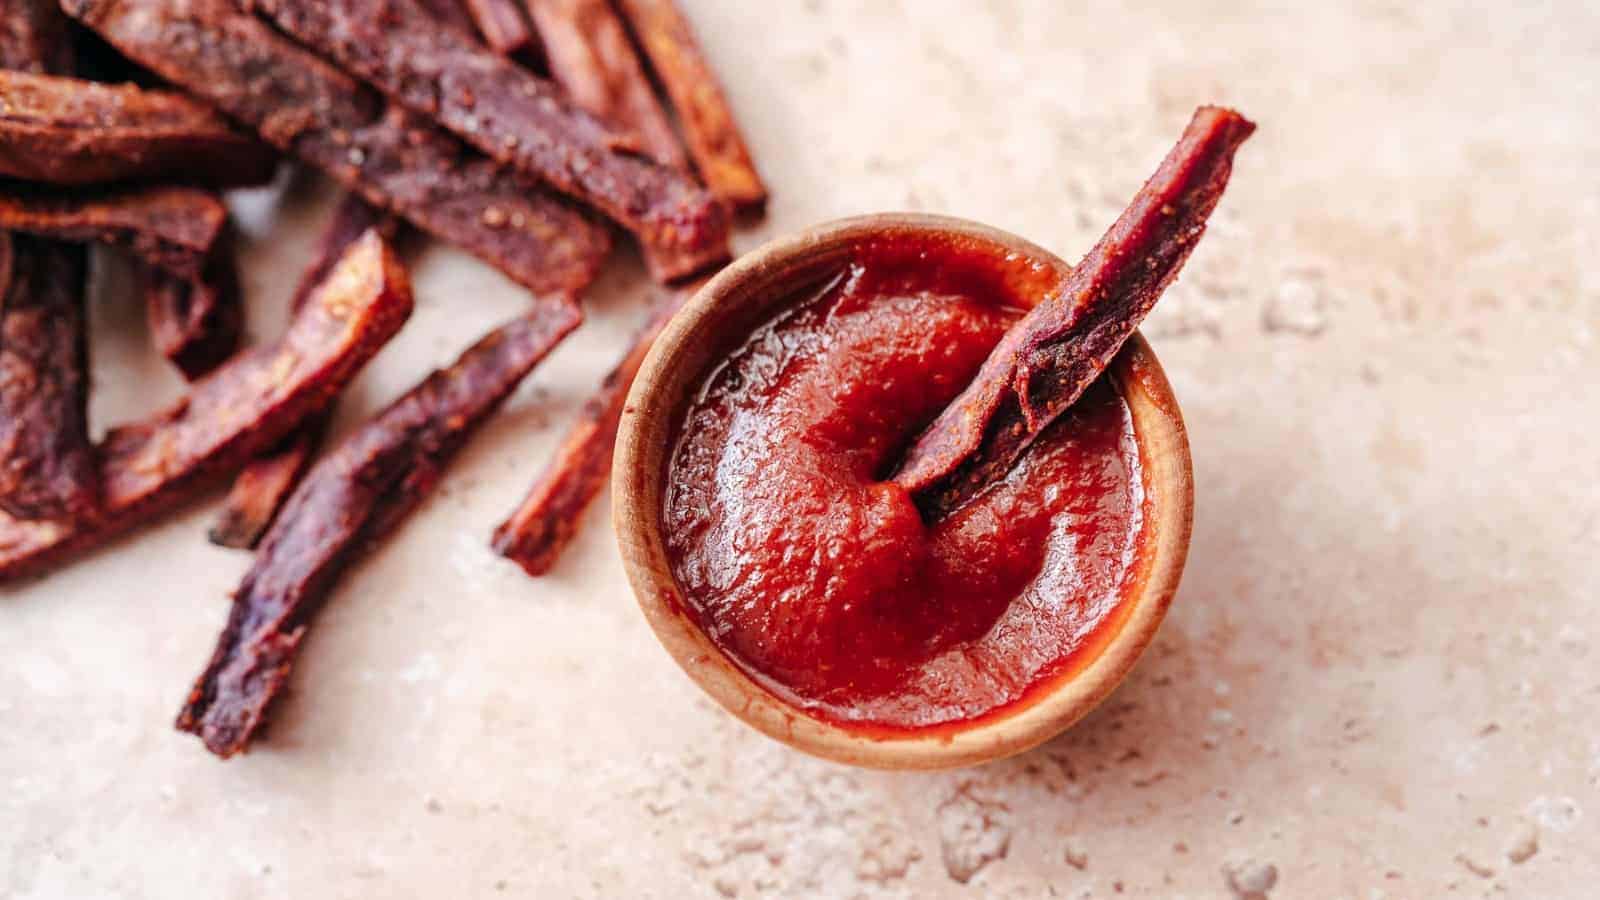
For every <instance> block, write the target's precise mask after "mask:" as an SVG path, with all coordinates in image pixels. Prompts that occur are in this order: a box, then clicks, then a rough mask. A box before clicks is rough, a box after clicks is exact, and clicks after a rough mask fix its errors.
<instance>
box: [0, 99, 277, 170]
mask: <svg viewBox="0 0 1600 900" xmlns="http://www.w3.org/2000/svg"><path fill="white" fill-rule="evenodd" d="M276 165H277V154H276V153H275V152H273V150H272V148H271V147H268V146H267V145H265V144H263V143H261V142H260V141H259V140H257V139H256V138H255V137H253V136H251V135H247V134H245V133H244V132H241V131H239V130H238V129H236V128H234V127H233V126H232V125H230V124H228V123H227V122H226V121H224V120H223V119H222V118H221V117H220V116H218V115H217V114H216V113H214V112H212V111H211V110H210V109H209V108H207V107H205V106H202V105H201V104H199V103H197V102H195V101H194V100H191V99H189V98H188V97H187V96H185V95H183V94H179V93H176V92H174V91H162V90H146V89H144V88H141V87H137V86H135V85H131V84H119V85H109V84H96V83H95V82H92V81H84V80H82V79H78V78H65V77H59V76H52V75H29V74H24V73H20V72H0V175H6V176H10V177H13V178H21V179H26V180H29V181H43V182H50V183H54V184H96V183H105V182H112V181H127V180H133V179H163V178H164V179H171V180H176V181H182V182H185V183H194V184H208V185H212V186H216V187H238V186H241V185H255V184H264V183H266V182H267V181H270V180H271V179H272V172H273V169H274V168H276Z"/></svg>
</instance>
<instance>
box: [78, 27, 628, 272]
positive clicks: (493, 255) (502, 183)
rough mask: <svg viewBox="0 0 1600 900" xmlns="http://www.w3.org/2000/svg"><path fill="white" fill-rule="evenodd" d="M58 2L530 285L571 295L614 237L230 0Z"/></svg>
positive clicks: (378, 200) (378, 202)
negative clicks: (387, 100)
mask: <svg viewBox="0 0 1600 900" xmlns="http://www.w3.org/2000/svg"><path fill="white" fill-rule="evenodd" d="M62 6H63V8H65V9H66V10H67V12H68V13H69V14H71V15H73V16H74V17H76V18H78V19H79V20H80V21H82V22H83V23H84V24H85V25H87V26H89V27H90V28H92V29H94V30H95V31H96V32H98V33H99V34H100V35H101V36H102V37H104V38H105V39H106V40H107V41H109V42H110V43H111V44H112V45H113V46H115V47H116V48H117V49H119V50H120V51H122V53H124V54H126V55H127V56H129V57H131V58H132V59H134V60H135V61H137V62H138V63H140V64H141V65H143V66H145V67H147V68H149V69H151V70H152V71H154V72H156V73H157V74H159V75H161V77H163V78H165V79H167V80H168V81H171V82H173V83H175V84H177V85H179V86H181V87H183V88H184V89H185V90H187V91H189V92H190V93H192V94H194V95H195V96H197V97H199V98H201V99H203V100H205V101H206V102H207V103H210V104H212V105H213V106H215V107H216V108H217V109H219V110H221V111H222V112H223V113H225V114H226V115H228V116H230V117H232V118H233V119H235V120H236V121H238V122H241V123H243V124H244V125H247V126H249V127H251V128H253V129H255V130H256V131H257V132H258V133H259V134H260V135H261V136H262V137H263V138H264V139H265V140H266V141H267V142H268V143H270V144H272V145H274V146H276V147H278V148H280V149H282V150H284V151H287V152H292V153H294V154H295V155H297V156H298V157H299V158H300V159H302V160H304V161H305V162H307V163H309V164H311V165H313V166H315V167H317V168H319V169H321V170H323V171H324V172H326V173H327V174H328V175H330V176H331V177H332V178H333V179H334V180H336V181H338V182H339V183H340V184H342V185H344V186H345V187H347V188H349V189H350V190H353V191H356V192H358V193H360V194H361V195H362V196H363V197H364V198H365V199H366V200H367V201H368V202H370V203H372V204H373V205H375V206H380V207H383V208H385V209H388V210H390V211H392V212H394V213H395V214H397V215H400V216H403V217H404V218H406V219H407V220H409V221H411V222H412V223H413V224H415V225H416V226H417V227H419V228H421V229H423V230H424V231H427V232H429V233H431V234H433V235H435V236H437V237H439V238H440V239H442V240H444V241H446V242H448V243H452V244H455V245H456V246H458V247H460V248H462V249H463V250H466V251H467V252H469V253H472V254H474V255H475V256H478V257H479V258H481V259H483V260H485V261H486V262H488V263H490V264H491V265H493V266H495V267H496V268H499V269H500V270H501V271H503V272H505V273H506V274H507V275H508V276H510V277H511V278H512V279H513V280H514V281H516V282H518V283H519V284H521V285H523V286H524V287H527V288H528V289H529V290H531V291H533V292H534V293H535V294H540V295H557V296H559V297H561V298H571V297H573V296H576V295H577V294H578V293H579V292H581V291H582V290H583V288H585V287H586V286H588V284H589V283H590V282H591V281H593V280H594V277H595V275H596V274H597V273H598V272H599V269H600V265H601V263H602V262H603V261H604V259H605V256H606V254H607V253H608V252H609V250H610V247H611V234H610V231H609V229H607V228H606V227H605V225H604V224H603V223H600V222H596V221H594V220H593V219H591V218H590V217H589V216H588V215H587V214H585V213H584V212H583V211H581V210H579V209H576V208H575V207H573V206H571V205H570V204H568V203H566V202H564V201H563V200H562V199H560V198H558V197H556V196H553V195H552V194H551V193H550V192H549V191H547V190H544V189H542V188H540V187H538V186H536V185H534V184H531V183H530V182H529V181H528V180H527V179H525V178H523V177H520V176H518V175H516V174H515V173H513V172H511V171H509V170H507V169H504V168H502V167H500V166H498V165H496V164H495V163H493V162H491V161H490V160H488V159H486V158H484V157H482V156H480V155H478V154H476V153H474V152H472V151H470V150H468V149H467V148H465V147H464V146H463V145H462V144H461V143H460V142H459V141H457V140H456V139H455V138H453V137H451V136H450V135H449V134H447V133H445V132H443V131H441V130H440V129H438V128H436V127H434V126H433V125H432V124H431V123H429V122H427V121H426V120H424V119H423V118H421V117H420V116H417V115H414V114H412V113H408V112H405V111H404V110H401V109H398V108H389V107H388V105H387V104H386V103H385V101H383V100H382V99H381V98H380V97H378V96H377V95H375V94H374V93H372V92H371V91H370V90H368V89H367V88H365V87H363V86H361V85H360V84H358V83H357V82H356V81H354V80H353V79H352V78H350V77H349V76H348V75H346V74H344V73H343V72H341V71H339V70H338V69H336V68H334V67H333V66H331V65H329V64H327V63H325V62H323V61H322V60H321V59H319V58H318V57H316V56H315V55H313V54H311V53H310V52H308V51H306V50H304V49H302V48H300V47H299V46H297V45H295V44H294V43H293V42H292V41H290V40H288V39H286V38H284V37H283V36H282V35H280V34H278V33H277V32H275V31H274V30H273V29H272V28H271V27H270V26H268V25H267V24H266V23H264V22H261V21H260V20H258V19H256V18H254V17H253V16H250V15H249V14H247V13H245V12H242V11H241V10H240V9H239V8H238V7H237V6H236V5H235V4H234V3H233V2H232V0H62ZM441 31H442V32H445V33H449V34H452V35H458V34H460V33H459V32H457V31H456V30H455V29H453V28H448V27H445V28H442V29H441ZM174 35H183V36H184V39H183V40H181V41H179V40H174V39H173V36H174ZM462 39H464V38H462Z"/></svg>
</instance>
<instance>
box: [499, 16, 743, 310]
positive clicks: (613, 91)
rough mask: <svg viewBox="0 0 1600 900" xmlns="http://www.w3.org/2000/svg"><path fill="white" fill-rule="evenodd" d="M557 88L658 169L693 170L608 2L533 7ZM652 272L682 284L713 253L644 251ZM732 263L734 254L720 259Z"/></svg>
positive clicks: (647, 248)
mask: <svg viewBox="0 0 1600 900" xmlns="http://www.w3.org/2000/svg"><path fill="white" fill-rule="evenodd" d="M528 11H529V12H530V13H532V14H533V18H534V22H535V23H536V24H537V25H538V27H539V33H540V34H541V35H542V36H543V37H544V44H545V54H546V55H547V56H548V57H549V60H550V72H551V75H552V76H553V77H554V78H555V80H556V83H557V84H559V85H561V86H562V87H563V88H565V89H566V90H567V92H568V93H570V94H571V95H572V99H573V102H575V103H577V104H578V106H580V107H581V108H583V109H584V110H587V111H588V112H591V113H593V114H594V115H596V116H598V117H600V118H601V119H603V120H604V121H606V122H607V123H608V124H610V125H612V126H622V127H625V128H627V129H629V130H630V131H632V132H634V133H636V134H637V135H638V136H639V139H640V142H641V144H642V146H643V147H644V149H645V150H646V151H647V152H648V153H649V154H650V155H651V156H653V157H655V159H656V160H657V161H658V162H661V163H663V164H665V165H671V166H674V167H676V168H679V169H683V168H686V164H687V159H686V158H685V157H684V154H683V146H682V145H681V144H680V143H679V142H678V136H677V134H676V133H674V132H673V130H672V124H671V123H670V122H668V121H667V114H666V110H664V109H662V107H661V104H660V103H659V102H658V101H657V100H656V94H655V90H654V88H652V87H651V85H650V79H649V78H648V77H647V76H646V75H645V73H644V69H643V68H642V67H641V66H640V65H639V58H638V55H637V54H636V53H635V52H634V49H633V44H632V43H631V42H630V41H629V40H628V34H627V30H626V29H625V28H624V27H623V25H622V20H621V19H620V18H618V17H617V14H616V12H615V11H614V10H613V9H612V8H611V5H610V3H608V2H607V0H529V2H528ZM641 250H642V252H643V254H644V261H645V265H646V266H647V267H648V268H649V270H650V274H651V276H652V277H654V278H655V279H656V280H657V281H663V282H671V281H676V280H679V279H680V278H682V277H684V275H685V274H686V273H687V274H689V275H692V274H694V273H696V272H699V271H701V270H703V269H705V268H706V266H707V263H706V261H705V259H706V257H705V254H703V253H701V252H699V251H694V252H689V253H684V252H682V251H679V250H673V249H669V248H663V247H654V246H651V245H649V244H643V245H641ZM718 255H721V256H722V257H723V259H726V258H727V254H718Z"/></svg>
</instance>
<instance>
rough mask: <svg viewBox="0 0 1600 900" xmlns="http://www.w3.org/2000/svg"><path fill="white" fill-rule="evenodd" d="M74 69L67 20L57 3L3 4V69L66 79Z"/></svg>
mask: <svg viewBox="0 0 1600 900" xmlns="http://www.w3.org/2000/svg"><path fill="white" fill-rule="evenodd" d="M74 66H75V60H74V52H73V46H72V36H71V34H70V33H69V30H68V28H67V17H66V16H63V15H62V14H61V10H60V9H58V8H57V7H56V4H55V2H54V0H6V2H5V3H4V4H0V69H12V70H16V71H20V72H40V73H46V74H52V75H65V74H68V73H70V72H72V70H73V68H74Z"/></svg>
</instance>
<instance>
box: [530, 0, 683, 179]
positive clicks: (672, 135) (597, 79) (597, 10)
mask: <svg viewBox="0 0 1600 900" xmlns="http://www.w3.org/2000/svg"><path fill="white" fill-rule="evenodd" d="M527 5H528V14H529V15H530V16H532V17H533V24H534V26H535V27H537V28H538V29H539V37H540V38H541V39H542V40H543V43H544V53H545V58H546V59H547V60H549V63H550V77H551V78H553V79H555V82H556V84H559V85H561V87H562V88H564V89H565V90H566V92H567V93H568V94H570V95H571V96H572V102H574V103H576V104H577V105H578V106H579V107H581V108H582V109H585V110H587V111H589V112H590V113H593V114H594V115H595V116H597V117H599V118H600V120H601V121H603V122H605V123H607V124H608V125H609V126H611V127H612V128H618V129H623V130H626V131H630V132H632V133H633V136H634V137H636V138H637V139H638V141H639V146H640V147H641V148H642V149H643V150H644V152H646V153H648V154H650V156H651V157H653V158H654V159H655V160H656V161H657V162H659V163H661V164H663V165H668V166H672V167H674V168H678V169H686V168H688V164H689V160H688V158H687V157H686V156H685V155H684V152H683V145H682V144H681V143H680V142H679V141H678V135H677V133H676V132H674V131H673V130H672V121H671V120H670V119H669V118H668V117H667V111H666V110H665V109H663V108H662V106H661V101H660V100H658V99H656V92H655V89H654V88H652V87H651V85H650V77H649V75H647V74H645V71H644V66H643V65H641V64H640V62H639V54H638V53H637V52H635V51H634V49H633V42H632V41H630V40H629V39H628V30H627V28H626V27H625V26H624V25H623V24H622V19H621V18H620V17H618V16H617V13H616V10H614V9H612V8H611V4H610V2H609V0H527Z"/></svg>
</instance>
